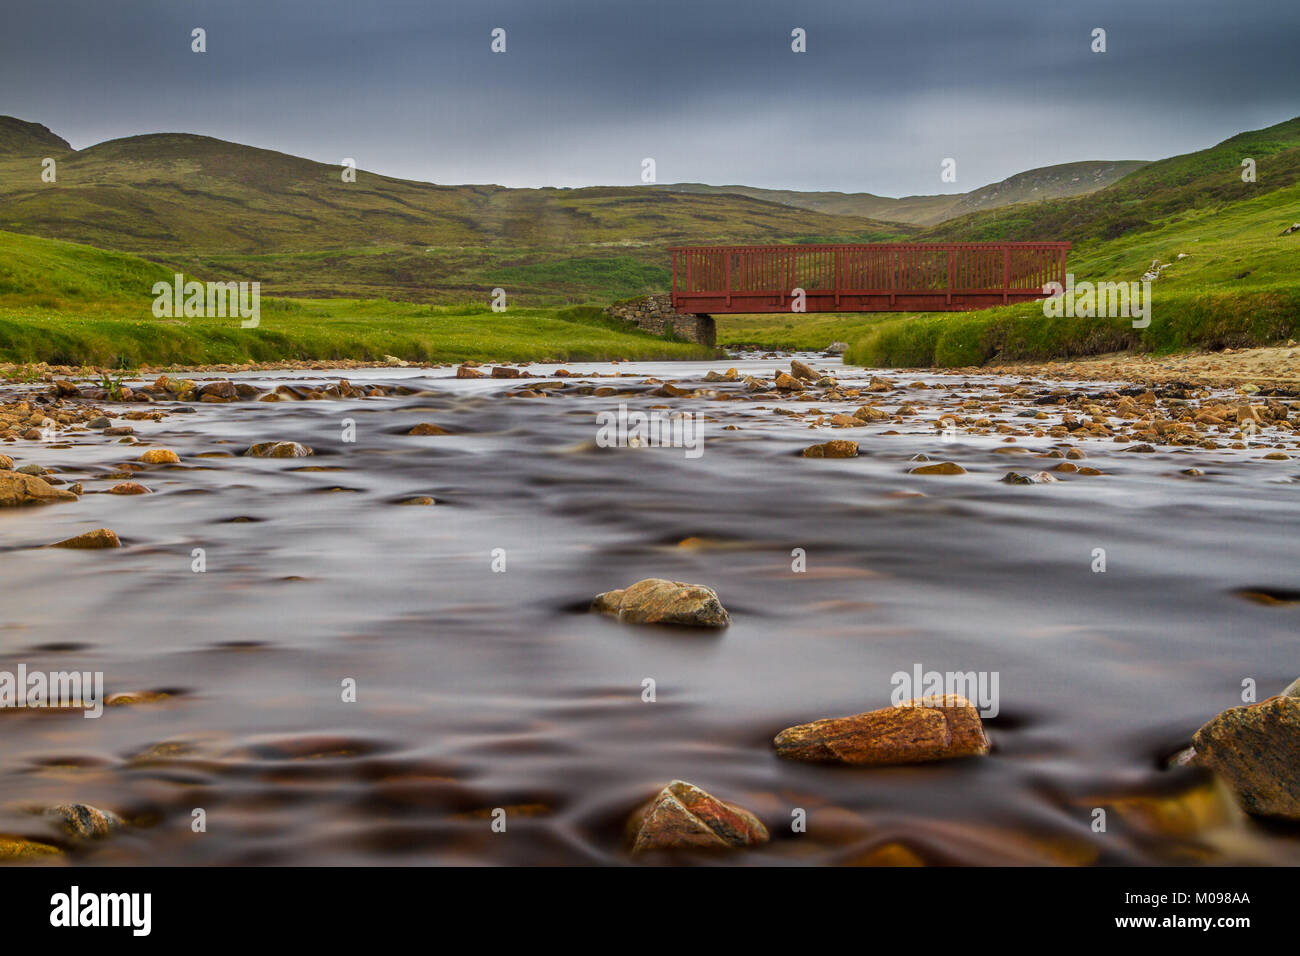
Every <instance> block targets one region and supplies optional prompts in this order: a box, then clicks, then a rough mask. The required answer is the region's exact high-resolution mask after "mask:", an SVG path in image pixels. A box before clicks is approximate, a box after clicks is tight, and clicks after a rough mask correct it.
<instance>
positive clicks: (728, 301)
mask: <svg viewBox="0 0 1300 956" xmlns="http://www.w3.org/2000/svg"><path fill="white" fill-rule="evenodd" d="M723 255H724V256H726V262H727V305H728V306H730V305H731V250H730V249H728V250H727V251H726V252H725V253H723Z"/></svg>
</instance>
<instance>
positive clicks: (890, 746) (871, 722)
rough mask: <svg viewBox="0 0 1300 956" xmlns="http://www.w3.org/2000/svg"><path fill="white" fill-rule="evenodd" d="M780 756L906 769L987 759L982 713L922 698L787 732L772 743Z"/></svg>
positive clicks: (955, 701)
mask: <svg viewBox="0 0 1300 956" xmlns="http://www.w3.org/2000/svg"><path fill="white" fill-rule="evenodd" d="M774 743H775V744H776V752H777V755H778V756H780V757H785V758H787V759H790V760H810V761H818V762H831V763H849V764H868V765H873V764H874V765H886V764H905V763H925V762H928V761H931V760H944V759H947V758H949V757H965V756H971V755H981V754H986V753H988V751H989V742H988V738H987V737H985V736H984V724H983V722H982V721H981V720H980V715H979V712H978V711H977V710H976V709H975V707H974V705H973V704H971V702H970V701H968V700H967V699H966V698H965V697H961V696H958V695H956V694H949V695H947V696H945V697H923V698H916V699H913V700H910V701H907V702H906V703H904V704H900V705H898V706H896V707H882V708H881V709H880V710H873V711H869V712H867V713H865V714H855V715H853V716H851V717H830V718H826V719H824V720H815V721H813V722H812V723H809V724H799V725H798V726H795V727H788V728H786V729H785V730H783V731H781V732H780V733H779V734H777V735H776V739H775V741H774Z"/></svg>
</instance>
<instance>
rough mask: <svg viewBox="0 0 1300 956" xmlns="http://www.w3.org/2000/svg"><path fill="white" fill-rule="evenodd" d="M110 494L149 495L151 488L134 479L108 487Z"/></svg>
mask: <svg viewBox="0 0 1300 956" xmlns="http://www.w3.org/2000/svg"><path fill="white" fill-rule="evenodd" d="M108 493H109V494H110V495H147V494H149V489H148V488H146V487H145V486H144V485H141V484H138V483H137V482H134V481H124V482H122V483H121V484H118V485H114V486H113V487H112V488H109V489H108Z"/></svg>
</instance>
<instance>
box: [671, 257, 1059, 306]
mask: <svg viewBox="0 0 1300 956" xmlns="http://www.w3.org/2000/svg"><path fill="white" fill-rule="evenodd" d="M1069 249H1070V243H1068V242H934V243H930V242H891V243H870V244H863V245H815V246H676V247H673V248H671V249H670V250H669V251H670V252H672V254H673V308H674V309H676V310H677V311H678V312H695V313H708V314H728V313H733V314H734V313H738V312H790V311H792V308H793V307H794V306H795V305H796V304H797V302H798V297H799V295H800V291H802V294H803V311H805V312H959V311H964V310H967V309H985V308H988V307H989V306H994V305H1007V304H1009V303H1012V302H1027V301H1030V300H1032V299H1041V298H1044V296H1045V293H1044V292H1043V286H1044V285H1045V284H1047V283H1049V282H1060V283H1061V284H1062V285H1064V284H1065V254H1066V252H1068V251H1069Z"/></svg>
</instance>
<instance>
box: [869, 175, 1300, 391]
mask: <svg viewBox="0 0 1300 956" xmlns="http://www.w3.org/2000/svg"><path fill="white" fill-rule="evenodd" d="M1297 221H1300V185H1293V186H1288V187H1283V188H1278V189H1275V190H1273V191H1271V192H1267V193H1264V194H1262V195H1256V196H1254V197H1253V198H1250V199H1247V200H1245V201H1241V202H1237V203H1232V204H1228V205H1225V206H1222V207H1215V208H1210V207H1206V208H1201V209H1193V210H1188V211H1185V212H1183V213H1181V214H1178V215H1175V216H1171V217H1168V218H1166V219H1164V220H1157V221H1155V222H1153V223H1151V224H1150V225H1149V228H1146V229H1143V230H1141V231H1137V232H1134V233H1131V234H1129V235H1126V236H1123V237H1122V238H1119V239H1116V240H1113V241H1111V242H1108V243H1101V244H1095V245H1093V246H1091V247H1090V248H1088V249H1086V250H1085V251H1084V253H1083V254H1081V255H1079V256H1077V257H1072V258H1071V259H1070V261H1069V268H1070V271H1072V272H1074V273H1075V276H1076V278H1077V279H1079V280H1083V279H1089V280H1092V281H1098V280H1107V281H1132V280H1135V279H1137V278H1138V277H1139V276H1140V275H1141V274H1142V273H1143V272H1144V271H1145V270H1146V269H1147V268H1148V267H1149V266H1150V265H1151V263H1152V260H1155V259H1158V260H1159V261H1160V262H1162V263H1171V265H1169V266H1168V268H1166V269H1165V270H1164V272H1163V273H1162V277H1161V278H1160V279H1158V280H1156V281H1155V282H1153V283H1152V286H1151V295H1152V299H1151V302H1152V314H1151V324H1150V326H1149V327H1148V328H1146V329H1134V328H1133V327H1132V322H1131V320H1129V319H1096V318H1094V319H1083V318H1056V319H1049V318H1046V317H1044V315H1043V308H1042V305H1041V304H1040V303H1026V304H1024V305H1017V306H1009V307H1004V308H997V309H986V310H983V311H979V312H970V313H956V314H954V313H931V314H923V315H902V316H896V317H889V318H886V319H883V320H880V321H877V322H875V323H874V324H871V325H869V326H867V327H864V329H863V331H862V334H861V335H860V337H859V338H858V339H857V340H856V341H854V342H853V344H852V347H851V348H850V350H849V352H848V354H847V355H846V358H845V360H846V361H848V362H851V363H853V364H858V365H868V366H874V367H921V366H927V367H928V366H944V367H954V366H966V365H981V364H984V363H986V362H989V361H991V360H1002V361H1015V360H1037V361H1042V360H1050V359H1069V358H1076V357H1080V356H1086V355H1097V354H1102V353H1105V352H1113V351H1122V350H1135V351H1142V352H1152V353H1155V354H1165V353H1169V352H1173V351H1177V350H1180V349H1187V348H1200V349H1220V348H1226V347H1235V348H1240V347H1247V346H1252V345H1265V344H1269V343H1273V342H1278V341H1285V340H1287V339H1290V338H1296V337H1300V269H1298V265H1300V233H1293V234H1292V235H1290V236H1283V235H1281V233H1282V231H1283V230H1284V229H1285V228H1286V227H1287V226H1289V225H1290V224H1291V223H1293V222H1297ZM1180 253H1183V254H1185V255H1186V257H1187V258H1184V259H1178V258H1177V257H1178V255H1179V254H1180Z"/></svg>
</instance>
